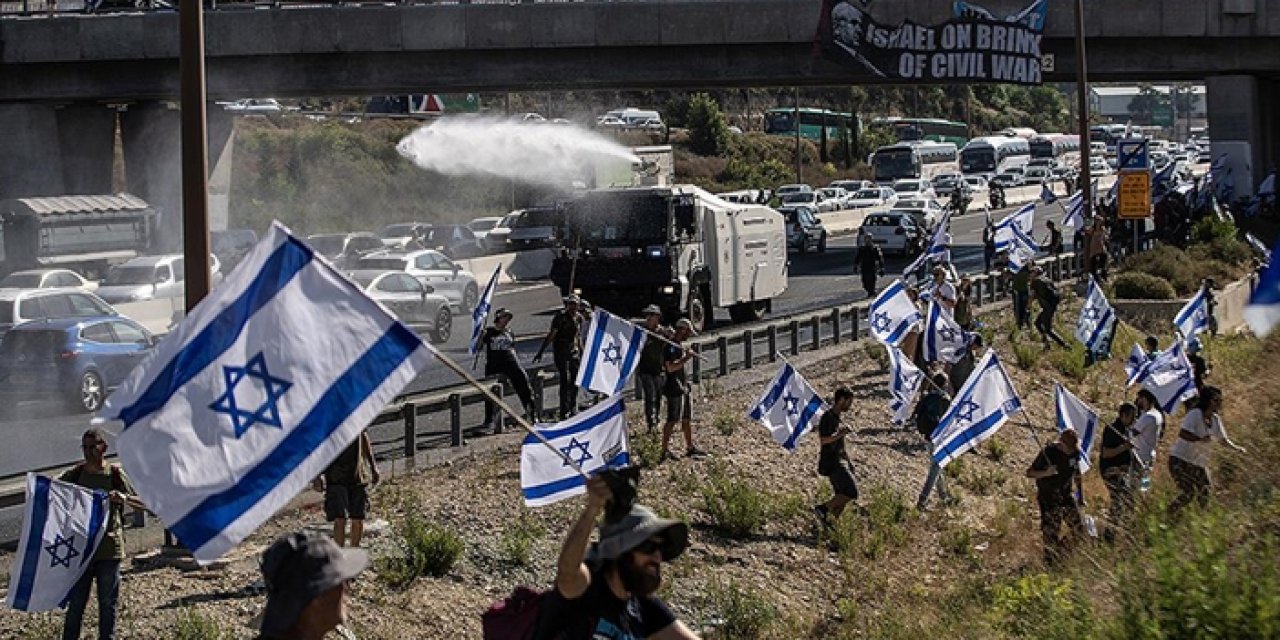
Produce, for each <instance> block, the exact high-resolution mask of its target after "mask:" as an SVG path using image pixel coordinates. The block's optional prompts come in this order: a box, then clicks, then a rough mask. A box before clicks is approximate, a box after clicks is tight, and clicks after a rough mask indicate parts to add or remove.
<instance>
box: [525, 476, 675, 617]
mask: <svg viewBox="0 0 1280 640" xmlns="http://www.w3.org/2000/svg"><path fill="white" fill-rule="evenodd" d="M612 500H613V494H612V492H611V491H610V490H609V485H608V484H607V483H606V482H605V481H604V479H603V478H600V477H596V478H592V479H591V480H589V481H588V482H587V508H586V509H585V510H583V512H582V515H581V516H579V517H578V521H577V522H576V523H574V525H573V528H572V529H570V530H569V535H568V536H566V537H565V541H564V546H562V547H561V548H560V558H559V560H558V561H557V563H556V582H555V588H554V589H553V590H552V591H550V592H549V593H547V594H546V595H545V596H544V597H543V598H542V601H541V603H540V606H539V616H538V624H537V628H536V629H535V631H534V634H533V637H534V640H553V639H554V640H637V639H639V638H659V639H662V640H693V639H696V638H697V636H695V635H694V634H693V632H692V631H690V630H689V629H688V627H686V626H685V625H684V624H683V623H681V622H680V621H679V620H676V618H675V615H674V614H673V613H671V609H669V608H667V605H666V604H665V603H663V602H662V600H660V599H658V598H657V597H656V596H654V595H653V594H654V593H656V592H657V590H658V588H659V587H660V586H662V563H664V562H670V561H672V560H675V559H676V558H677V557H679V556H680V554H682V553H684V550H685V548H687V547H688V546H689V528H688V527H687V526H686V525H685V524H684V523H682V522H679V521H676V520H666V519H663V518H659V517H657V516H656V515H654V514H653V512H652V511H650V510H649V509H647V508H645V507H642V506H640V505H635V506H633V507H631V511H630V513H628V514H627V515H626V516H624V517H622V518H621V519H620V520H618V521H617V522H602V523H601V524H600V540H599V542H596V543H595V544H592V545H590V551H588V543H589V541H590V538H591V529H592V527H593V526H594V525H595V523H596V518H597V517H598V516H599V515H600V514H601V513H603V512H604V511H605V507H606V505H607V504H608V503H609V502H610V501H612Z"/></svg>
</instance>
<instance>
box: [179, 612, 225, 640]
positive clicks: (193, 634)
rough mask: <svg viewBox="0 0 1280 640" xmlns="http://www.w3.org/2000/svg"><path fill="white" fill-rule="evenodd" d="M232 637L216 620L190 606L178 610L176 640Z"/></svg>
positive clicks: (205, 639)
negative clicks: (224, 631) (223, 630)
mask: <svg viewBox="0 0 1280 640" xmlns="http://www.w3.org/2000/svg"><path fill="white" fill-rule="evenodd" d="M230 637H232V636H231V635H229V634H224V633H223V632H222V629H221V628H219V627H218V623H217V622H216V621H214V620H213V619H212V618H210V617H208V616H206V615H204V614H203V613H200V612H199V611H196V610H195V609H192V608H190V607H184V608H182V609H180V610H179V611H178V617H177V619H176V620H175V621H174V625H173V639H174V640H222V639H223V638H230Z"/></svg>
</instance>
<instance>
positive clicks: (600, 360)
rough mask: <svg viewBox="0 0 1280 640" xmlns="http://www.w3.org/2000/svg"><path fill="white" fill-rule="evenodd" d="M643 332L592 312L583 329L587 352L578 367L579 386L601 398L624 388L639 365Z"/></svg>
mask: <svg viewBox="0 0 1280 640" xmlns="http://www.w3.org/2000/svg"><path fill="white" fill-rule="evenodd" d="M645 337H646V336H645V332H644V329H641V328H640V327H637V326H636V325H634V324H632V323H630V322H627V321H626V320H623V319H622V318H619V317H618V316H615V315H613V314H612V313H609V312H608V311H605V310H604V309H596V311H595V313H594V314H593V315H592V316H591V327H590V328H588V329H587V350H586V352H585V353H583V354H582V364H581V365H580V366H579V367H578V379H577V380H576V381H574V384H576V385H577V386H579V387H582V388H584V389H590V390H592V391H596V392H598V393H603V394H605V395H610V396H611V395H614V394H615V393H618V392H619V391H622V390H623V389H624V388H625V387H626V386H627V380H629V379H630V378H631V374H632V373H633V372H635V370H636V365H638V364H640V351H641V350H643V349H644V341H645Z"/></svg>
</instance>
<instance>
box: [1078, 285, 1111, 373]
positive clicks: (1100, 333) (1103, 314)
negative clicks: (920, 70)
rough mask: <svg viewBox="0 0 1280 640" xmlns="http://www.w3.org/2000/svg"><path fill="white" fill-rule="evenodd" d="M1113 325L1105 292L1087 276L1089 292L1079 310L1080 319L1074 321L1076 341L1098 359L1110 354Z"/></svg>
mask: <svg viewBox="0 0 1280 640" xmlns="http://www.w3.org/2000/svg"><path fill="white" fill-rule="evenodd" d="M1115 325H1116V314H1115V310H1114V309H1112V308H1111V303H1110V302H1108V301H1107V294H1106V292H1104V291H1103V290H1102V287H1099V286H1098V282H1097V281H1096V280H1094V279H1093V276H1089V291H1088V293H1087V294H1086V295H1085V299H1084V306H1083V307H1082V308H1081V309H1080V318H1079V319H1077V320H1076V339H1077V340H1079V341H1080V342H1081V343H1083V344H1084V347H1085V349H1086V350H1087V351H1088V352H1089V353H1092V354H1093V355H1094V357H1100V356H1102V355H1105V354H1108V353H1111V336H1112V330H1113V329H1115Z"/></svg>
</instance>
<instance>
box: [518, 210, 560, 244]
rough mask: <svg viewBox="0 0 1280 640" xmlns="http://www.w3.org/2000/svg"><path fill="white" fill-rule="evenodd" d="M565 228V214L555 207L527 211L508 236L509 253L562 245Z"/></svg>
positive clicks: (522, 214)
mask: <svg viewBox="0 0 1280 640" xmlns="http://www.w3.org/2000/svg"><path fill="white" fill-rule="evenodd" d="M562 227H564V212H563V211H562V210H560V209H557V208H555V207H532V208H529V209H525V210H524V211H523V212H522V213H521V215H520V217H519V218H517V219H516V221H515V224H514V225H513V226H512V227H511V234H510V235H508V236H507V250H508V251H526V250H529V249H546V248H548V247H555V246H556V245H558V244H559V243H560V230H561V228H562Z"/></svg>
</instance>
